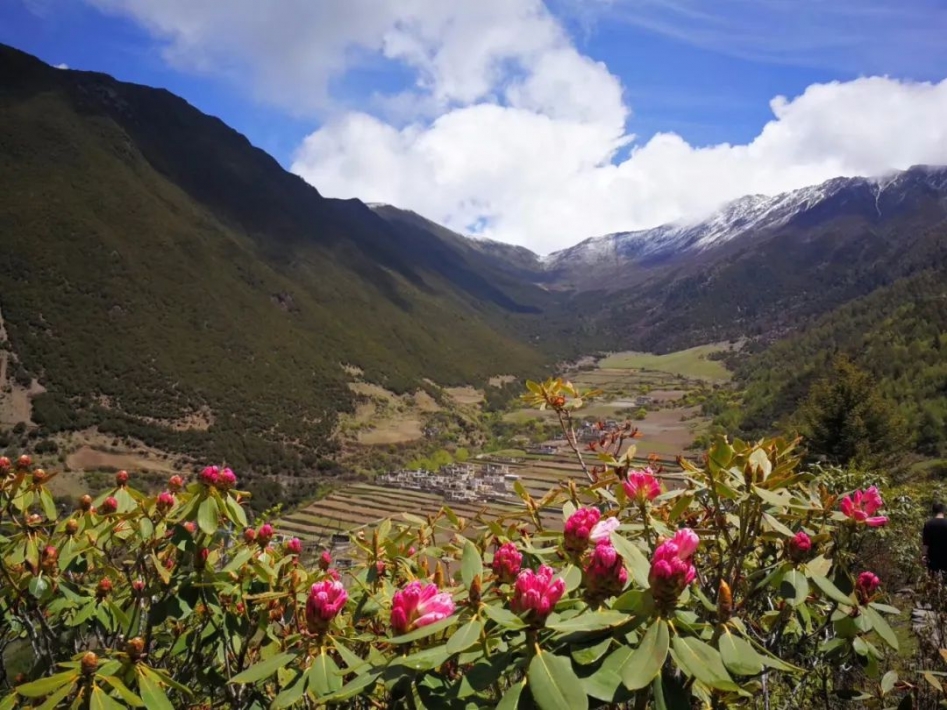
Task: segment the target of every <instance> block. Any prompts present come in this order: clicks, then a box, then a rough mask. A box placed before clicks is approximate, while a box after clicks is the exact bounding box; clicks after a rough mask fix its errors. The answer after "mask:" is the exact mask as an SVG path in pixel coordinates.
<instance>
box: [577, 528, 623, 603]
mask: <svg viewBox="0 0 947 710" xmlns="http://www.w3.org/2000/svg"><path fill="white" fill-rule="evenodd" d="M627 583H628V571H627V570H626V569H625V565H624V562H623V561H622V558H621V555H619V554H618V552H617V551H616V550H615V548H614V547H612V544H611V543H610V542H609V541H607V540H605V541H603V542H600V543H599V544H598V545H596V546H595V550H594V551H593V552H592V557H591V558H590V559H589V563H588V565H587V566H586V568H585V587H586V591H587V593H588V596H589V597H590V598H591V599H593V600H602V599H606V598H608V597H612V596H615V595H616V594H619V593H620V592H621V590H622V589H624V588H625V585H626V584H627Z"/></svg>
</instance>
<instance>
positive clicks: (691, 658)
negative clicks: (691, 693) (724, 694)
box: [671, 636, 738, 690]
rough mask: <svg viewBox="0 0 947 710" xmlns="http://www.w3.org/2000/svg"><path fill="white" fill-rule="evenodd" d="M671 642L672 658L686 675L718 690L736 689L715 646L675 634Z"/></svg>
mask: <svg viewBox="0 0 947 710" xmlns="http://www.w3.org/2000/svg"><path fill="white" fill-rule="evenodd" d="M671 643H672V648H673V649H674V658H675V660H676V661H677V662H678V664H679V665H680V666H681V669H682V670H683V671H684V672H685V673H687V675H689V676H693V677H694V678H697V680H699V681H700V682H702V683H705V684H706V685H709V686H710V687H712V688H718V689H719V690H737V689H738V687H737V685H736V683H734V682H733V679H732V678H731V677H730V675H729V674H728V673H727V669H726V668H725V667H724V665H723V661H722V660H721V659H720V653H719V652H718V651H717V650H716V649H715V648H712V647H711V646H708V645H707V644H706V643H704V642H703V641H701V640H700V639H696V638H692V637H683V636H675V637H674V639H673V641H672V642H671Z"/></svg>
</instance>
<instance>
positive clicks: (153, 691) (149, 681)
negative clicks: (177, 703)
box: [138, 665, 174, 710]
mask: <svg viewBox="0 0 947 710" xmlns="http://www.w3.org/2000/svg"><path fill="white" fill-rule="evenodd" d="M138 692H139V693H140V694H141V699H142V700H144V701H145V707H147V708H148V710H174V706H173V705H172V704H171V701H170V700H168V696H167V695H165V692H164V688H162V687H161V681H160V678H159V677H158V676H157V675H155V674H154V673H152V672H151V670H150V669H149V668H147V667H146V666H141V665H139V666H138Z"/></svg>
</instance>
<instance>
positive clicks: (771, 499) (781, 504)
mask: <svg viewBox="0 0 947 710" xmlns="http://www.w3.org/2000/svg"><path fill="white" fill-rule="evenodd" d="M753 492H754V493H755V494H756V495H757V496H759V497H760V498H761V499H762V500H763V502H764V503H768V504H769V505H771V506H773V507H776V508H779V509H780V510H782V509H785V508H788V507H789V504H790V502H791V501H790V499H789V496H788V495H786V494H782V493H776V492H775V491H768V490H766V489H765V488H760V487H758V486H753Z"/></svg>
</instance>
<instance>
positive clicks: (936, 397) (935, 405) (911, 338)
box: [737, 265, 947, 456]
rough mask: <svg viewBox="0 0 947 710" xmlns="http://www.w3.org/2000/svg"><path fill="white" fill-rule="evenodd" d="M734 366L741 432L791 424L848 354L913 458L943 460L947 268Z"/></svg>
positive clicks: (864, 301)
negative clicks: (890, 405)
mask: <svg viewBox="0 0 947 710" xmlns="http://www.w3.org/2000/svg"><path fill="white" fill-rule="evenodd" d="M755 349H756V350H757V352H755V353H754V354H752V355H750V356H749V357H748V358H747V359H745V360H743V361H742V362H740V363H739V364H738V366H737V379H738V380H739V381H740V382H741V383H742V384H743V385H744V386H745V387H746V396H745V403H744V407H743V428H744V429H745V430H746V431H747V432H749V433H753V434H760V433H762V432H766V431H772V430H773V429H774V428H775V427H778V426H785V425H786V424H791V423H792V420H793V417H794V415H795V414H796V412H797V411H798V409H799V407H800V404H801V402H802V401H803V399H804V398H805V396H806V394H807V393H808V391H809V388H810V386H811V384H812V383H813V382H814V381H815V380H816V379H817V378H818V377H820V376H821V375H823V374H824V373H825V372H826V371H827V370H828V367H829V363H830V362H831V360H832V358H833V357H834V356H835V355H836V354H843V355H847V356H848V357H849V358H851V360H852V361H853V362H854V363H856V364H857V365H858V366H859V367H860V368H862V369H864V370H866V371H867V372H868V373H869V374H870V375H871V377H872V379H873V381H874V385H875V387H876V388H877V390H878V391H879V392H880V393H881V394H882V395H884V396H886V397H887V398H890V399H891V400H893V401H895V402H897V403H898V405H899V407H900V409H901V411H902V413H903V415H904V416H905V418H906V419H907V421H908V423H909V424H910V431H912V432H914V436H915V437H916V438H915V440H914V441H913V442H910V443H911V444H912V445H913V446H914V447H915V448H916V450H917V451H918V452H920V453H923V454H926V455H931V456H937V455H941V456H943V455H947V425H945V422H947V269H945V268H944V267H943V266H942V265H941V266H939V267H938V268H932V269H930V270H927V271H924V272H922V273H920V274H917V275H915V276H913V277H910V278H906V279H902V280H900V281H897V282H895V283H894V284H892V285H890V286H888V287H885V288H882V289H879V290H877V291H875V292H874V293H872V294H871V295H869V296H866V297H864V298H860V299H857V300H855V301H852V302H851V303H848V304H846V305H844V306H842V307H840V308H838V309H836V310H834V311H832V312H831V313H829V314H827V315H826V316H824V317H822V318H821V319H819V320H818V321H817V322H815V323H814V324H813V325H812V326H811V327H809V328H806V329H804V330H802V331H800V332H798V333H796V334H794V335H792V336H790V337H788V338H786V339H783V340H781V341H778V342H776V343H774V344H772V345H770V346H768V347H767V346H765V345H763V344H757V345H756V346H755Z"/></svg>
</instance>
